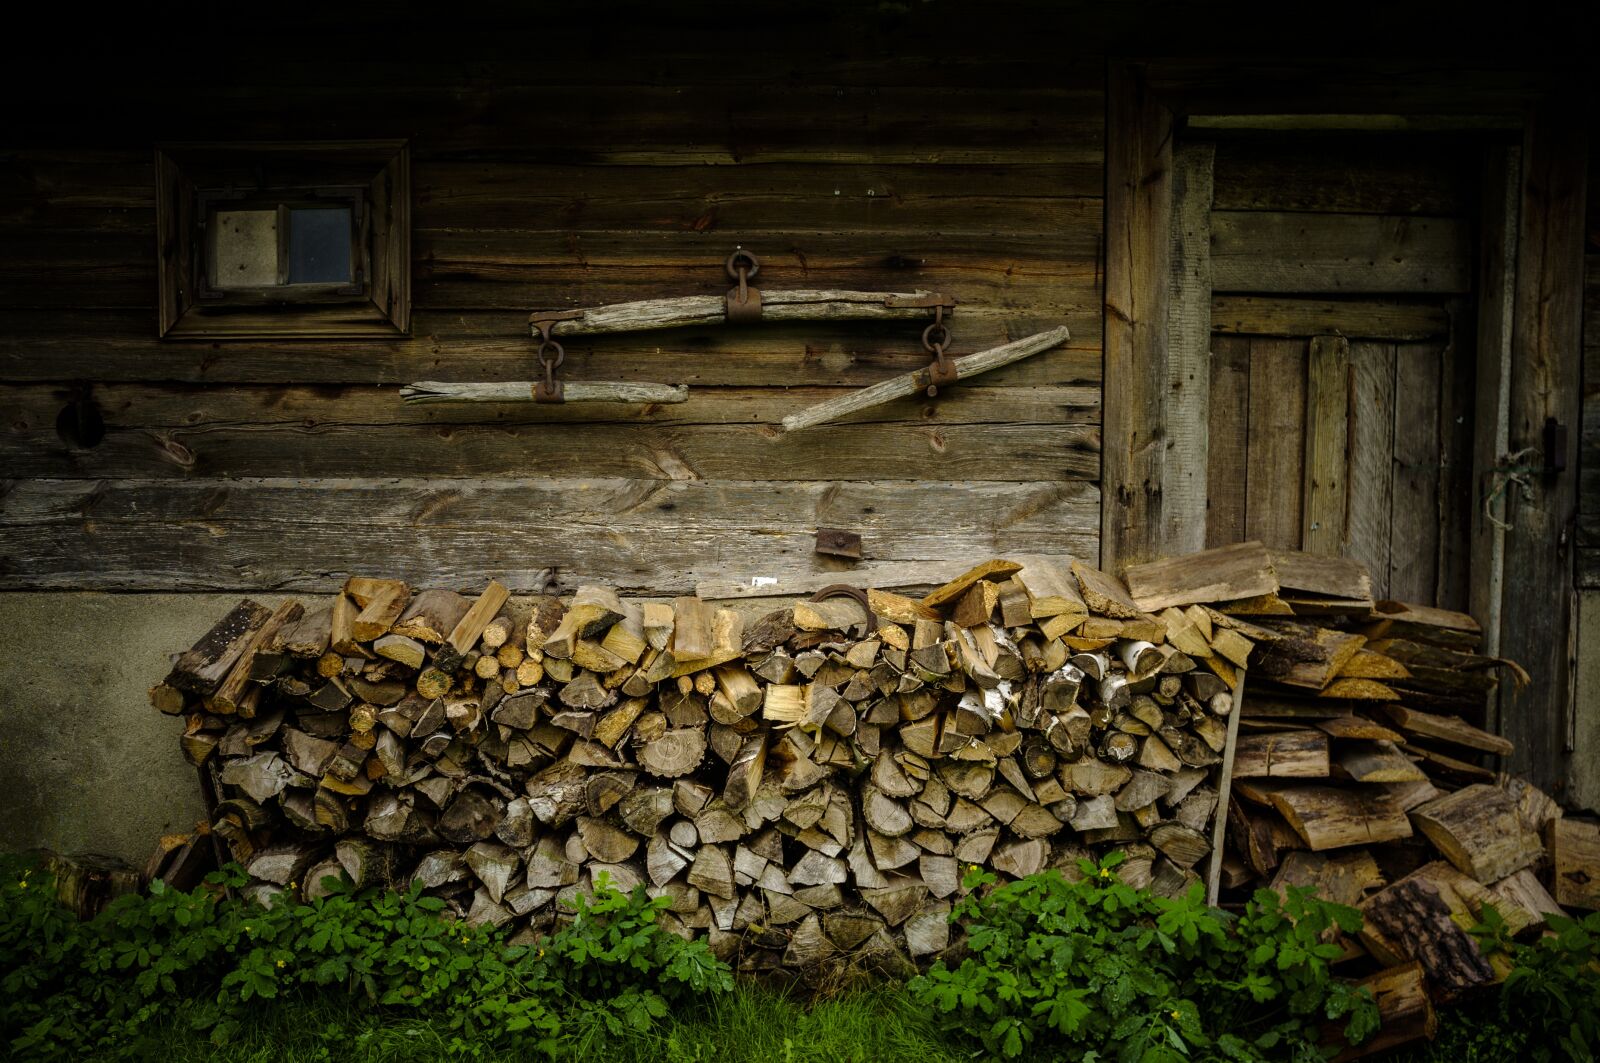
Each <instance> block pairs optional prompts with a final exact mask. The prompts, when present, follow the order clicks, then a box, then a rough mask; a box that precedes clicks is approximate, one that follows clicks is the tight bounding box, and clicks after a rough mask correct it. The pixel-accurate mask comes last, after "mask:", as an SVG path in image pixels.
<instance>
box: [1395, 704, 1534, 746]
mask: <svg viewBox="0 0 1600 1063" xmlns="http://www.w3.org/2000/svg"><path fill="white" fill-rule="evenodd" d="M1380 708H1381V709H1382V711H1383V713H1384V715H1386V716H1388V717H1389V719H1391V720H1393V721H1394V724H1395V726H1396V727H1398V728H1400V730H1401V731H1404V732H1405V733H1406V734H1409V735H1418V736H1420V737H1423V738H1431V739H1435V740H1437V741H1441V742H1448V743H1450V744H1451V745H1455V746H1463V747H1465V748H1467V749H1477V750H1482V751H1483V752H1485V753H1492V754H1494V755H1496V756H1501V757H1505V756H1510V755H1511V752H1512V749H1513V748H1514V747H1513V746H1512V744H1511V743H1510V742H1509V741H1508V740H1506V739H1504V738H1501V737H1500V736H1499V735H1492V734H1490V733H1489V732H1487V731H1484V730H1482V729H1480V728H1477V727H1474V726H1472V725H1471V724H1470V723H1468V722H1467V721H1465V720H1463V719H1461V718H1460V717H1459V716H1439V715H1435V714H1433V713H1430V712H1420V711H1418V710H1416V709H1408V708H1406V707H1405V706H1404V705H1383V706H1380Z"/></svg>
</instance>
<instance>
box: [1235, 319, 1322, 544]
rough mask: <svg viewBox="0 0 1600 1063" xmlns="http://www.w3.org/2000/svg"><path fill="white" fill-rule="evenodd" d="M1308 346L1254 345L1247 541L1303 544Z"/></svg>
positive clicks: (1293, 343) (1277, 342) (1278, 342)
mask: <svg viewBox="0 0 1600 1063" xmlns="http://www.w3.org/2000/svg"><path fill="white" fill-rule="evenodd" d="M1306 346H1307V345H1306V341H1305V340H1268V339H1257V340H1252V341H1251V342H1250V434H1249V443H1248V455H1247V458H1246V460H1247V462H1248V469H1247V471H1246V479H1245V538H1246V539H1259V540H1260V541H1261V542H1263V543H1265V544H1266V545H1267V546H1271V547H1280V548H1283V549H1289V550H1293V549H1297V548H1298V547H1299V545H1300V502H1301V496H1302V494H1303V488H1302V486H1301V482H1302V466H1303V460H1304V457H1305V432H1306V425H1305V415H1306V405H1305V403H1306Z"/></svg>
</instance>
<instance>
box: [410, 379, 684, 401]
mask: <svg viewBox="0 0 1600 1063" xmlns="http://www.w3.org/2000/svg"><path fill="white" fill-rule="evenodd" d="M536 386H537V385H536V383H535V382H534V381H530V380H515V381H513V380H508V381H497V382H493V383H482V384H464V383H456V382H453V381H443V380H419V381H417V382H416V383H415V384H407V385H406V386H405V387H403V388H401V389H400V398H401V399H402V400H404V401H405V402H408V403H414V404H416V405H431V404H434V403H455V402H533V401H535V396H534V388H535V387H536ZM561 401H562V403H563V404H565V403H573V402H619V403H632V404H636V405H646V404H650V405H654V404H657V403H663V404H673V403H679V402H687V401H689V388H688V387H687V386H686V385H684V384H645V383H639V382H637V381H596V380H564V381H562V382H561Z"/></svg>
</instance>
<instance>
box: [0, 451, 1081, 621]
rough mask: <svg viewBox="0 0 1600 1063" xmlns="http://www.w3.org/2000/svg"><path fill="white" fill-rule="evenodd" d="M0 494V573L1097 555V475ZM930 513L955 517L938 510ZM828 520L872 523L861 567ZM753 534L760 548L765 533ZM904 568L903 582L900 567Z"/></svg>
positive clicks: (124, 578)
mask: <svg viewBox="0 0 1600 1063" xmlns="http://www.w3.org/2000/svg"><path fill="white" fill-rule="evenodd" d="M0 486H3V488H4V492H3V495H0V528H3V529H4V534H3V535H0V540H3V545H0V586H4V587H5V588H6V589H17V588H21V587H38V588H47V589H68V588H72V587H77V586H82V585H84V583H85V582H88V583H90V584H91V585H93V586H96V587H100V588H103V589H115V590H175V589H182V590H205V589H212V588H224V589H250V588H282V589H286V590H306V591H331V590H333V589H336V588H338V587H339V586H341V585H342V583H343V580H344V578H345V577H346V576H347V575H349V574H351V573H359V572H365V571H368V570H370V568H371V543H372V541H373V537H374V536H379V537H381V539H382V541H383V543H384V549H385V551H386V556H387V557H388V559H389V562H390V563H389V565H388V567H387V568H386V571H390V570H392V571H393V573H394V575H395V576H396V577H398V578H403V579H407V580H409V581H411V582H413V583H415V584H420V583H422V582H428V581H431V582H432V583H434V584H437V585H439V586H447V587H455V588H458V589H462V590H466V591H476V590H478V589H481V587H482V583H483V581H484V579H485V577H486V576H490V575H492V576H495V577H496V578H498V579H500V580H501V582H503V583H505V584H506V585H507V586H509V587H512V589H514V590H519V591H523V590H540V589H542V588H543V587H544V585H545V584H546V583H547V582H549V579H550V572H549V570H550V569H552V568H553V569H555V572H556V575H555V581H556V584H557V585H558V586H559V587H562V588H565V589H567V590H571V589H573V588H574V587H576V586H577V585H579V584H581V583H584V582H601V581H603V582H606V583H611V584H615V585H616V586H618V587H621V588H622V589H624V590H626V591H628V592H629V593H634V592H641V593H644V592H650V591H660V592H663V593H680V592H681V593H691V592H692V590H693V588H694V586H695V584H696V583H699V582H703V581H710V580H738V581H741V582H749V579H750V578H751V577H754V576H765V577H773V578H788V577H801V576H812V575H817V574H823V573H826V574H829V575H830V577H831V578H830V579H829V580H828V582H838V581H839V580H840V579H844V580H848V581H850V582H859V581H862V580H866V579H869V578H870V577H871V575H872V573H873V572H874V571H876V570H877V569H878V567H879V566H888V568H889V569H890V570H893V569H894V567H895V566H897V565H898V566H904V565H906V564H907V563H910V562H918V561H924V562H932V561H950V562H951V563H952V564H965V565H970V563H971V559H972V558H973V557H977V556H993V555H1005V554H1011V553H1026V552H1028V551H1030V550H1034V549H1037V547H1038V545H1039V544H1041V543H1048V544H1050V545H1051V546H1052V548H1053V549H1059V550H1061V551H1062V552H1063V553H1071V554H1077V555H1080V556H1081V555H1084V554H1088V553H1092V552H1093V550H1094V547H1095V544H1096V541H1097V538H1098V536H1097V528H1098V523H1099V512H1100V499H1099V492H1098V491H1097V490H1096V489H1095V487H1094V485H1093V484H1091V483H1083V482H1077V483H1058V484H1038V483H949V484H942V483H937V482H920V481H890V482H858V483H839V482H834V481H814V482H809V483H804V482H769V481H726V480H721V481H694V480H639V479H607V480H601V479H559V478H557V479H550V480H525V479H520V478H517V479H502V480H493V479H482V478H471V479H440V478H434V479H420V480H405V479H388V480H371V479H352V480H336V479H320V480H319V479H310V480H302V479H277V480H273V479H266V480H262V479H253V480H208V479H194V480H184V481H172V480H109V481H96V480H21V481H5V482H3V484H0ZM929 512H938V513H941V514H944V517H943V518H942V519H941V521H940V522H937V523H936V524H931V525H930V523H929V522H928V520H927V514H928V513H929ZM818 526H829V527H844V528H852V529H854V530H856V531H858V532H860V533H861V534H862V538H863V548H864V554H865V559H864V560H863V561H861V562H857V563H854V564H851V563H848V562H845V561H842V560H839V559H834V558H824V557H820V556H818V555H817V554H815V553H814V551H813V547H814V545H815V529H816V528H817V527H818ZM752 543H755V544H758V545H756V546H755V547H753V546H752ZM903 578H904V577H903V574H896V575H895V576H894V579H895V580H896V582H898V581H899V580H901V579H903Z"/></svg>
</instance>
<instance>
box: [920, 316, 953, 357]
mask: <svg viewBox="0 0 1600 1063" xmlns="http://www.w3.org/2000/svg"><path fill="white" fill-rule="evenodd" d="M935 334H937V335H938V336H939V341H938V342H937V343H935V342H934V340H933V337H934V335H935ZM949 345H950V326H949V325H946V324H945V323H944V322H942V321H935V322H934V323H933V324H931V325H929V326H928V327H927V328H925V329H923V330H922V346H923V347H925V348H926V349H928V350H930V351H933V352H935V353H937V354H938V355H939V356H940V357H943V356H944V349H945V348H946V347H947V346H949Z"/></svg>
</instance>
